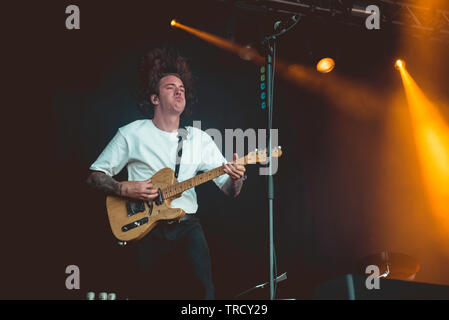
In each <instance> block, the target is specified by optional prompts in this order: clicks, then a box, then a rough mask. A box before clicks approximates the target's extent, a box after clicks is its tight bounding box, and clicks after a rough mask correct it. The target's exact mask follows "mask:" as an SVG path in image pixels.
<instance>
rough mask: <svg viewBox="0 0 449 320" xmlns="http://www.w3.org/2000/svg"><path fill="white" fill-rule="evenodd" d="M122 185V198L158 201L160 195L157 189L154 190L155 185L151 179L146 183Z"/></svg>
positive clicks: (132, 182)
mask: <svg viewBox="0 0 449 320" xmlns="http://www.w3.org/2000/svg"><path fill="white" fill-rule="evenodd" d="M121 184H122V188H121V190H122V194H121V195H122V196H125V197H129V198H133V199H137V200H143V201H150V200H154V199H156V198H157V197H158V196H159V194H158V192H157V189H154V188H153V184H152V183H151V178H150V179H148V180H145V181H126V182H121Z"/></svg>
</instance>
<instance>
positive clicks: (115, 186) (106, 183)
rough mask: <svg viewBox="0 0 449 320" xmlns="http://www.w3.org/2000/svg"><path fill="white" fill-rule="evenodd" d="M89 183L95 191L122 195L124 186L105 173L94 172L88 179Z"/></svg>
mask: <svg viewBox="0 0 449 320" xmlns="http://www.w3.org/2000/svg"><path fill="white" fill-rule="evenodd" d="M87 183H88V184H89V185H90V186H91V187H92V188H95V189H98V190H101V191H104V192H107V193H115V194H118V195H122V184H121V183H119V182H117V181H116V180H114V179H113V178H112V177H110V176H108V175H107V174H105V173H103V172H98V171H97V172H93V173H91V175H90V176H89V178H88V179H87Z"/></svg>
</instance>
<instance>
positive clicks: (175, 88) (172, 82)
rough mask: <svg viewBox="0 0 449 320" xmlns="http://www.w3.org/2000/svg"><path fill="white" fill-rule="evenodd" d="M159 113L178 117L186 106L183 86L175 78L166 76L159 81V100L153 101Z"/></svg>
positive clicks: (179, 80)
mask: <svg viewBox="0 0 449 320" xmlns="http://www.w3.org/2000/svg"><path fill="white" fill-rule="evenodd" d="M153 104H155V105H156V106H157V107H158V108H160V110H159V111H160V112H162V113H164V114H176V115H180V114H181V113H182V112H183V111H184V108H185V106H186V99H185V89H184V85H183V83H182V81H181V79H179V78H178V77H177V76H174V75H168V76H165V77H163V78H162V79H161V80H160V81H159V98H158V99H157V100H153Z"/></svg>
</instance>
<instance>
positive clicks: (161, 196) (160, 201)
mask: <svg viewBox="0 0 449 320" xmlns="http://www.w3.org/2000/svg"><path fill="white" fill-rule="evenodd" d="M157 193H158V197H157V198H156V199H154V202H156V205H158V206H160V205H161V204H163V203H164V201H165V199H164V194H163V193H162V190H161V188H159V189H157Z"/></svg>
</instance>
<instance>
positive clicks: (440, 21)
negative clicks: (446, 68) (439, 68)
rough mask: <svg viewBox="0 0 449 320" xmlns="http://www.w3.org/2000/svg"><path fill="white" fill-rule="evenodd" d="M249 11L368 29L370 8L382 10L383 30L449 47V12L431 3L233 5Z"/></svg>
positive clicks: (307, 0) (284, 0) (306, 0)
mask: <svg viewBox="0 0 449 320" xmlns="http://www.w3.org/2000/svg"><path fill="white" fill-rule="evenodd" d="M231 2H233V4H234V5H235V6H237V7H240V8H243V9H247V10H257V11H263V12H273V13H278V14H298V15H301V16H322V17H329V18H331V19H333V20H335V21H336V22H339V23H344V24H348V25H353V26H359V27H363V28H364V27H365V23H364V20H365V19H366V18H367V17H368V16H369V15H370V14H371V12H367V11H366V8H367V7H368V6H369V5H376V6H378V7H379V9H380V14H381V28H382V27H388V26H392V25H397V26H399V27H400V28H401V29H402V30H403V31H404V32H405V33H407V34H409V35H411V36H415V37H425V38H427V39H432V40H437V41H442V42H445V43H448V44H449V9H448V8H441V7H440V8H438V7H432V6H431V5H428V4H426V3H427V1H416V0H415V1H414V2H412V1H411V0H408V1H406V0H296V1H294V0H290V1H288V0H247V1H231ZM416 3H418V4H416Z"/></svg>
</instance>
